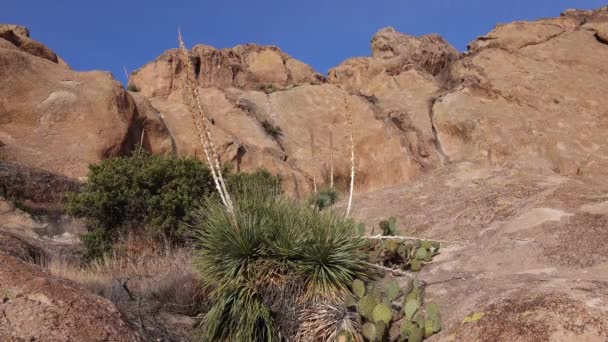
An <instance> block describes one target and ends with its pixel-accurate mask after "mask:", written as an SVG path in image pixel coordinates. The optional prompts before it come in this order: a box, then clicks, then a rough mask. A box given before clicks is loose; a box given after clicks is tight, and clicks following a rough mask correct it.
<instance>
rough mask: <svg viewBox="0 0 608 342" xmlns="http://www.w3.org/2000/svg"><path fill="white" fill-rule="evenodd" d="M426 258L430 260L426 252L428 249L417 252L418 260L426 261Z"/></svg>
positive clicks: (419, 249) (421, 248)
mask: <svg viewBox="0 0 608 342" xmlns="http://www.w3.org/2000/svg"><path fill="white" fill-rule="evenodd" d="M426 258H428V252H427V250H426V248H423V247H420V248H418V249H417V250H416V259H418V260H425V259H426Z"/></svg>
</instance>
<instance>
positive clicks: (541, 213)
mask: <svg viewBox="0 0 608 342" xmlns="http://www.w3.org/2000/svg"><path fill="white" fill-rule="evenodd" d="M190 57H191V58H192V61H193V64H194V65H195V69H196V70H195V72H196V76H197V80H198V82H199V86H200V87H201V94H202V96H203V99H202V100H203V104H204V107H205V110H206V111H207V113H208V114H209V116H210V118H211V121H212V130H213V134H214V135H215V137H216V140H217V144H218V145H219V147H220V152H221V157H222V159H223V160H224V161H225V162H231V163H232V164H233V165H234V166H235V167H236V168H237V169H238V170H243V171H246V170H253V169H256V168H259V167H265V168H267V169H269V170H271V171H273V172H276V173H279V174H280V175H281V176H282V177H283V179H284V184H285V186H286V188H287V190H288V191H290V192H291V193H292V194H294V195H296V196H304V195H306V194H307V193H308V192H310V191H311V188H312V182H313V179H314V180H316V181H317V182H318V183H319V184H323V183H324V182H326V181H327V177H328V169H329V161H330V159H332V158H333V160H334V163H335V168H336V177H337V182H338V184H340V185H344V184H345V183H346V182H347V180H348V173H349V170H348V167H349V166H348V165H349V146H348V143H347V141H348V139H347V137H348V136H347V131H346V127H345V113H346V111H350V112H351V113H352V116H353V121H354V136H355V145H356V146H355V149H356V159H357V161H356V163H357V195H356V197H355V203H354V215H355V216H356V217H357V218H358V219H360V220H362V221H365V222H366V223H368V226H370V227H371V226H374V225H376V224H377V222H378V221H379V220H381V219H384V218H386V217H388V216H395V217H397V218H398V220H399V222H400V223H401V229H402V233H403V234H406V235H414V236H420V237H428V238H435V239H441V240H450V241H451V242H448V243H446V244H444V246H445V247H446V248H444V249H443V253H442V254H441V255H440V256H439V257H438V259H437V260H436V261H435V262H434V263H433V264H432V265H430V266H429V267H427V268H425V269H424V270H423V273H422V277H423V278H424V279H426V280H427V282H428V283H429V288H428V295H429V296H430V297H432V298H434V299H435V300H437V301H438V302H439V303H440V305H441V306H442V308H443V311H444V316H445V320H446V324H445V329H444V331H443V332H442V333H441V334H440V335H439V336H436V337H433V338H434V339H438V340H446V341H453V340H457V341H461V340H463V341H503V340H508V341H511V340H516V341H539V340H542V341H544V340H547V341H564V340H581V341H582V340H585V341H605V337H606V336H608V322H607V321H606V318H605V317H607V315H606V313H607V312H608V303H607V302H606V300H605V298H606V297H607V296H608V249H607V248H606V246H608V240H607V239H608V237H607V235H606V232H607V231H606V229H607V227H608V209H607V208H608V198H607V197H606V193H608V180H607V179H608V177H606V176H607V173H606V171H605V170H606V169H607V166H608V134H607V133H606V132H607V129H608V109H607V108H608V81H607V80H608V64H607V63H606V61H608V7H604V8H600V9H598V10H595V11H576V10H569V11H566V12H564V13H563V14H562V16H560V17H558V18H551V19H542V20H537V21H532V22H514V23H510V24H505V25H499V26H497V27H496V28H495V29H494V30H492V31H491V32H489V33H488V34H487V35H485V36H482V37H479V38H478V39H476V40H475V41H473V42H471V44H470V46H469V49H468V51H467V52H465V53H459V52H458V51H456V50H455V49H454V48H453V47H451V46H450V45H449V44H448V43H447V42H446V41H445V40H443V39H442V38H441V37H439V36H436V35H428V36H423V37H413V36H409V35H406V34H402V33H399V32H396V31H395V30H394V29H391V28H385V29H382V30H380V31H378V33H377V34H376V35H375V36H374V37H373V38H372V40H371V56H369V57H358V58H352V59H349V60H347V61H345V62H343V63H342V64H340V65H339V66H337V67H335V68H334V69H332V70H330V71H329V73H328V75H327V77H324V76H321V75H320V74H318V73H317V72H315V71H314V70H313V69H312V68H310V67H309V66H307V65H306V64H304V63H302V62H300V61H297V60H295V59H293V58H291V57H290V56H288V55H287V54H285V53H283V52H282V51H280V50H279V49H278V48H276V47H268V46H257V45H251V44H250V45H241V46H237V47H234V48H231V49H221V50H218V49H215V48H212V47H209V46H204V45H197V46H195V47H194V48H193V49H192V50H191V51H190ZM183 78H184V74H183V66H182V65H181V63H180V62H179V59H178V58H177V57H176V51H175V50H169V51H166V52H165V53H163V54H162V55H161V56H159V57H158V58H157V59H156V60H154V61H152V62H150V63H148V64H146V65H144V66H143V67H142V68H140V69H139V70H137V71H136V72H134V73H133V74H132V75H131V79H130V82H131V85H132V86H133V87H134V88H135V89H137V90H138V91H137V92H127V91H125V90H124V89H123V88H122V86H121V85H120V84H119V83H118V82H116V81H115V80H113V79H112V77H111V76H110V75H109V74H108V73H103V72H99V71H93V72H76V71H73V70H71V69H70V68H69V67H68V66H67V65H66V64H65V63H64V62H63V61H62V60H61V58H60V57H58V56H57V55H56V54H55V53H54V52H53V51H52V50H51V49H49V48H48V47H46V46H44V45H43V44H41V43H39V42H36V41H35V40H33V39H31V38H30V37H29V31H28V30H27V29H26V28H24V27H20V26H15V25H0V159H4V161H2V162H0V190H1V191H2V195H4V196H9V197H12V196H16V197H19V198H23V199H24V200H26V201H29V202H32V203H39V202H45V203H46V202H51V203H53V202H57V201H60V200H61V193H63V192H64V191H68V190H70V189H74V188H76V187H77V186H78V183H76V182H74V180H73V179H72V178H78V177H83V176H85V175H86V170H87V166H88V165H89V164H90V163H94V162H97V161H99V160H101V159H103V158H107V157H110V156H116V155H122V154H128V153H130V152H131V151H132V149H133V148H134V146H135V144H136V143H139V142H140V141H142V142H143V143H144V146H145V147H146V148H147V149H148V150H150V151H152V152H154V153H170V154H177V155H194V156H198V157H202V151H201V149H200V147H199V146H198V143H197V141H198V139H197V138H196V134H195V132H194V128H193V125H192V123H191V118H190V113H189V106H188V105H187V104H186V103H185V101H184V89H183V86H182V84H183V82H182V81H183ZM330 141H331V142H330ZM29 202H28V203H29ZM78 229H79V228H78V227H77V225H76V226H74V232H76V231H77V230H78ZM52 231H53V229H52V226H49V225H46V224H45V223H41V222H37V221H36V220H33V219H32V218H31V217H30V216H28V215H27V214H25V213H23V212H21V211H20V210H18V209H16V208H14V206H12V205H11V204H10V203H8V201H5V200H4V199H3V200H0V259H1V260H2V262H0V296H2V295H5V292H6V291H5V292H3V289H4V288H5V287H6V288H9V290H10V293H11V294H15V295H14V296H12V297H9V296H7V295H5V298H4V299H2V301H0V303H1V304H0V309H1V310H0V313H1V312H3V311H4V312H5V315H4V316H2V315H0V323H2V324H0V339H11V338H12V339H15V338H22V339H25V338H30V337H34V338H37V337H39V336H33V335H31V333H32V331H35V330H33V328H32V327H31V326H28V324H29V323H28V322H27V321H25V318H24V317H25V316H23V315H22V314H21V312H27V313H28V314H31V315H35V316H36V317H43V319H42V325H41V327H42V328H41V329H42V330H40V331H41V332H43V333H44V334H49V335H48V336H52V337H53V338H55V339H57V340H61V339H62V338H63V339H66V338H71V339H74V340H88V339H91V338H94V336H92V335H91V336H89V335H86V334H88V332H86V331H84V332H83V331H79V330H78V326H77V325H75V326H63V325H62V326H61V327H60V329H55V330H53V329H51V328H50V327H51V326H52V325H53V323H52V322H55V320H56V319H57V317H60V316H61V315H64V314H68V315H73V317H72V316H70V317H72V318H73V319H72V321H78V322H84V323H83V324H85V323H86V324H89V322H93V321H95V322H97V320H93V318H91V317H92V316H90V315H92V312H96V311H99V312H101V313H102V314H100V315H101V316H100V317H101V319H100V323H99V325H95V324H98V323H91V324H93V325H92V327H93V328H91V331H92V332H94V333H95V334H96V335H95V336H102V337H103V336H105V337H106V340H132V339H135V338H137V337H136V336H134V335H132V334H131V332H130V330H129V328H128V327H127V326H126V325H125V324H124V322H123V321H122V318H120V315H118V314H117V313H116V312H115V309H114V308H113V307H112V306H111V305H110V304H109V303H107V302H105V301H103V300H101V299H100V298H98V297H95V296H92V295H89V294H86V293H84V291H82V290H81V289H79V288H78V287H76V286H74V285H73V284H70V283H67V282H64V281H62V280H59V279H56V278H53V277H50V276H49V275H48V274H46V273H44V272H43V271H42V270H41V269H40V268H37V267H35V266H32V265H29V264H26V263H25V262H24V261H23V260H25V261H27V262H34V263H39V264H40V263H43V262H42V261H41V260H43V259H44V258H45V255H46V254H47V253H48V252H56V251H61V250H62V246H63V245H62V244H63V243H64V242H65V241H63V240H61V236H59V237H58V236H55V235H53V234H52V233H53V232H52ZM31 279H35V280H36V279H38V280H36V281H30V280H31ZM5 284H6V285H5ZM7 286H8V287H7ZM6 293H9V292H6ZM77 298H82V299H77ZM74 300H80V301H81V302H78V303H80V304H81V305H80V306H79V307H81V308H83V309H82V310H80V309H79V308H74V307H72V306H70V304H69V303H72V302H73V301H74ZM66 303H67V304H66ZM21 306H22V307H23V308H25V309H23V310H24V311H20V310H21V309H18V308H20V307H21ZM79 310H80V311H79ZM85 311H86V312H85ZM473 312H478V313H483V314H484V316H483V317H482V318H481V319H480V320H478V321H477V322H474V323H466V324H463V323H462V320H463V318H464V317H466V316H467V315H469V314H471V313H473ZM7 319H8V321H10V322H12V323H11V325H7V324H8V323H6V322H7V321H6V320H7ZM104 322H105V323H104ZM15 324H17V325H15ZM104 324H106V325H104ZM28 331H29V332H28ZM83 334H85V335H83Z"/></svg>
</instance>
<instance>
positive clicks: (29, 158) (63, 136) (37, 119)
mask: <svg viewBox="0 0 608 342" xmlns="http://www.w3.org/2000/svg"><path fill="white" fill-rule="evenodd" d="M2 32H4V33H5V35H2ZM27 33H28V32H27V30H26V29H25V28H20V27H12V26H7V25H2V26H0V36H1V37H6V35H13V36H16V37H17V38H19V39H20V41H25V38H27ZM2 40H3V39H1V38H0V41H2ZM11 42H14V41H13V40H11ZM15 44H17V43H15ZM19 44H20V43H19ZM19 44H17V45H18V47H19V48H16V47H12V48H11V47H10V45H8V44H0V141H1V143H0V155H2V158H3V159H5V160H9V161H14V162H18V163H21V164H24V165H27V166H30V167H37V168H42V169H46V170H49V171H52V172H55V173H58V174H61V175H65V176H69V177H83V176H85V175H86V173H87V169H88V165H89V164H91V163H95V162H98V161H99V160H101V159H103V158H107V157H111V156H117V155H123V154H126V153H129V152H130V151H131V150H133V148H134V146H135V145H136V144H137V143H139V142H140V139H141V136H142V130H145V129H149V130H150V132H148V134H144V137H145V138H147V139H153V140H154V144H153V145H154V146H155V149H156V151H161V150H167V151H170V149H171V146H170V143H166V140H167V138H168V137H169V135H168V132H166V128H164V127H162V124H159V125H156V124H153V123H152V124H150V122H151V120H152V122H154V121H155V120H156V121H158V119H157V118H150V116H146V115H143V116H140V114H139V111H138V109H137V106H136V103H135V101H134V100H133V99H132V97H131V96H130V95H129V94H128V93H127V92H126V91H125V90H124V89H123V87H122V86H121V84H120V83H119V82H117V81H116V80H114V79H113V78H112V76H111V75H110V74H109V73H106V72H100V71H91V72H76V71H73V70H71V69H69V68H68V67H66V66H64V65H60V64H58V63H57V60H56V59H55V60H53V58H49V56H46V55H41V54H39V53H35V51H34V52H33V51H32V50H31V49H26V48H24V46H23V44H22V45H19ZM24 44H25V43H24ZM37 51H38V50H37ZM41 51H42V50H41ZM142 111H144V110H143V109H142ZM169 141H170V139H169ZM163 146H164V147H163Z"/></svg>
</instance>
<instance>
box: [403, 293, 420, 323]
mask: <svg viewBox="0 0 608 342" xmlns="http://www.w3.org/2000/svg"><path fill="white" fill-rule="evenodd" d="M419 308H420V302H419V301H418V300H416V299H414V298H410V297H409V296H408V298H407V299H406V300H405V305H403V313H404V314H405V318H407V319H408V320H411V319H412V318H413V317H414V315H415V314H416V312H417V311H418V309H419Z"/></svg>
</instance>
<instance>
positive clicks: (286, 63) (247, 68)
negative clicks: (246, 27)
mask: <svg viewBox="0 0 608 342" xmlns="http://www.w3.org/2000/svg"><path fill="white" fill-rule="evenodd" d="M404 37H407V38H404ZM389 46H394V49H389V48H388V47H389ZM372 47H373V51H374V56H375V57H373V58H371V59H370V61H368V63H375V64H377V67H376V69H378V70H376V71H375V72H376V74H380V73H381V74H382V75H381V76H379V77H378V79H377V80H375V83H374V84H373V85H369V87H370V89H372V88H373V89H374V90H377V92H376V93H375V94H374V96H368V95H367V94H368V93H370V92H373V91H371V90H370V91H368V92H365V91H363V90H359V89H357V91H354V89H353V87H349V85H348V84H346V83H347V82H346V81H344V82H340V81H337V79H336V77H334V76H335V75H334V74H332V73H330V81H332V82H330V84H326V83H325V79H324V78H323V77H321V76H320V75H319V74H317V73H316V72H314V71H313V70H312V68H310V67H309V66H307V65H305V64H304V63H302V62H299V61H297V60H295V59H293V58H291V57H289V56H287V55H286V54H284V53H283V52H281V51H280V50H278V49H277V48H275V47H260V46H256V45H242V46H237V47H235V48H232V49H223V50H216V49H213V48H211V47H208V46H203V45H197V46H195V47H194V48H193V49H192V51H191V52H190V56H191V59H192V60H193V61H194V63H193V64H194V66H195V69H196V70H195V72H196V75H197V79H198V82H199V86H200V87H201V88H202V89H201V94H202V97H203V99H202V101H203V105H204V107H205V110H206V111H207V112H208V114H209V116H211V117H212V118H213V119H212V123H213V133H214V136H215V137H216V139H217V140H219V142H218V145H219V146H220V152H221V155H222V159H223V160H224V161H225V162H231V163H233V164H234V165H235V166H236V168H237V169H238V170H244V171H248V170H252V169H255V168H259V167H265V168H267V169H269V170H271V171H273V172H276V173H278V174H280V175H281V176H282V178H283V180H284V184H285V186H286V189H287V190H288V191H289V192H291V193H293V194H295V195H297V196H302V195H305V194H307V193H308V192H310V191H311V189H312V185H313V183H314V182H315V181H316V182H317V184H319V185H321V184H325V183H327V182H328V177H329V170H330V169H331V166H330V165H329V161H330V160H332V159H333V161H334V169H335V170H336V174H335V177H336V181H337V183H338V184H344V185H345V184H346V183H347V181H348V177H349V176H348V175H349V145H348V139H347V137H348V135H347V131H346V124H345V115H346V110H347V108H348V110H350V111H351V113H352V116H353V119H354V137H355V148H356V151H357V155H356V158H357V161H356V164H357V182H356V184H357V189H358V191H369V190H375V189H381V188H383V187H385V186H389V185H393V184H398V183H402V182H404V181H408V180H411V179H413V178H414V177H415V176H416V175H417V174H418V173H419V172H420V171H421V170H423V169H427V168H433V167H437V166H438V165H439V164H440V156H439V155H438V154H437V153H436V151H435V147H434V141H435V138H434V135H433V130H432V125H431V123H430V117H429V111H430V102H431V98H432V97H433V96H436V93H438V91H439V87H438V85H437V84H436V82H435V77H436V76H437V75H439V74H440V73H443V72H444V69H445V68H446V66H448V65H449V64H450V62H451V61H452V60H453V59H455V58H456V57H457V56H458V53H457V52H456V51H455V50H454V49H453V48H452V47H450V46H449V44H447V43H445V42H444V41H443V40H442V39H441V38H439V37H437V36H429V37H423V38H414V37H409V36H405V35H400V34H398V33H396V32H394V30H388V29H387V30H382V31H380V33H379V34H378V35H377V36H376V37H375V38H374V40H373V43H372ZM411 47H416V48H418V49H419V52H420V53H417V52H416V53H412V52H411V51H409V50H408V48H411ZM389 50H390V51H392V52H390V51H389ZM417 51H418V50H417ZM389 52H390V53H392V55H390V54H389ZM376 55H377V57H376ZM411 63H417V64H416V65H418V66H419V68H415V69H411V68H410V67H409V66H410V64H411ZM364 64H365V63H364ZM387 65H394V66H397V67H398V68H403V69H407V71H405V73H406V74H404V76H403V77H401V78H400V82H401V83H398V84H397V83H395V84H394V85H393V83H391V82H388V83H387V82H386V80H387V78H390V76H386V72H385V70H384V69H382V68H385V66H387ZM381 69H382V70H381ZM410 69H411V70H410ZM347 73H348V71H347ZM410 76H411V77H410ZM367 77H368V78H371V77H372V76H367ZM383 77H384V78H383ZM183 78H184V75H183V67H182V66H181V63H180V62H179V58H178V56H177V51H176V50H170V51H167V52H165V53H164V54H163V55H161V56H160V57H158V58H157V59H156V60H155V61H153V62H151V63H149V64H147V65H145V66H144V67H142V68H141V69H139V70H137V71H135V72H134V73H133V74H132V76H131V82H132V84H133V86H134V87H135V88H136V89H139V91H140V93H141V94H142V95H144V96H145V97H147V98H148V99H149V100H150V102H151V103H152V105H153V106H154V107H156V108H157V109H158V110H159V111H160V112H161V113H162V116H163V117H164V119H165V123H166V124H167V127H168V128H169V131H170V132H171V134H172V136H173V137H174V140H175V145H176V151H177V154H178V155H202V151H201V150H200V148H199V147H198V145H199V143H198V139H197V137H196V135H195V131H194V129H193V127H192V124H191V122H190V121H191V119H190V113H189V108H188V106H187V105H186V104H185V103H184V102H185V101H184V92H183V89H182V87H183ZM419 82H423V84H424V90H423V91H419V93H423V94H424V98H421V99H419V98H418V97H417V94H411V93H408V92H407V90H405V91H404V89H403V88H405V89H409V90H414V89H417V87H418V86H419V85H420V83H419ZM366 86H367V85H366ZM376 94H377V96H376ZM379 99H380V101H379ZM406 99H415V100H414V101H413V102H414V103H409V102H408V103H407V104H406V105H403V104H402V103H403V102H404V100H406ZM330 140H331V142H332V144H330ZM330 145H331V146H332V147H333V148H330Z"/></svg>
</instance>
